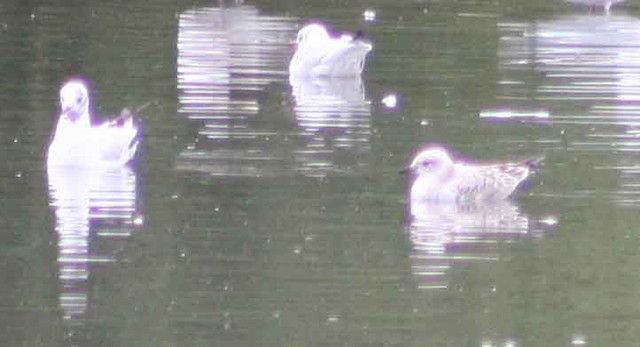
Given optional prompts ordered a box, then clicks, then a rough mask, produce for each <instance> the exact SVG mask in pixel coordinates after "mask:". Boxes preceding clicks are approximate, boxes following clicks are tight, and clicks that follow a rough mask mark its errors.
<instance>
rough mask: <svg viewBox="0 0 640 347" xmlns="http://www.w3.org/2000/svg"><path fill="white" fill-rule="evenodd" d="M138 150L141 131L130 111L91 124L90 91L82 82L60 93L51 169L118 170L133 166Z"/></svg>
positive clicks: (68, 84)
mask: <svg viewBox="0 0 640 347" xmlns="http://www.w3.org/2000/svg"><path fill="white" fill-rule="evenodd" d="M137 147H138V128H137V126H136V125H135V124H134V122H133V115H132V113H131V111H130V110H128V109H124V110H123V111H122V113H121V115H120V117H118V118H116V119H114V120H111V121H107V122H105V123H102V124H100V125H92V124H91V115H90V113H89V90H88V88H87V84H86V82H85V81H84V80H83V79H81V78H73V79H69V80H67V81H66V83H65V84H64V85H63V86H62V88H61V89H60V116H59V119H58V124H57V125H56V129H55V133H54V135H53V136H52V141H51V143H50V144H49V150H48V153H47V166H48V167H82V168H95V167H118V166H124V165H126V164H127V163H128V162H130V161H131V160H132V159H133V157H134V155H135V153H136V149H137Z"/></svg>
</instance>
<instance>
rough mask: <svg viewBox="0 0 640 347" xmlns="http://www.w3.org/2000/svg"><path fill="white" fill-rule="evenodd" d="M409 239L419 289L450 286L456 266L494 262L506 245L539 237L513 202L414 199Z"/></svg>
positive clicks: (413, 268) (413, 271) (537, 232)
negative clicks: (486, 202)
mask: <svg viewBox="0 0 640 347" xmlns="http://www.w3.org/2000/svg"><path fill="white" fill-rule="evenodd" d="M410 210H411V211H410V217H409V223H408V237H409V239H410V241H411V263H412V273H413V274H414V276H415V278H416V281H417V282H418V287H419V288H421V289H443V288H448V286H449V285H448V281H449V280H448V276H447V273H448V270H449V269H450V268H451V267H452V266H454V265H455V264H460V263H475V262H487V261H497V260H499V259H500V249H501V247H502V246H503V245H504V244H508V243H512V242H516V241H518V240H520V239H522V238H524V237H527V236H531V235H539V230H536V229H534V228H532V225H534V223H531V222H530V221H529V218H528V216H527V215H525V214H524V213H522V212H520V210H519V208H518V207H517V206H516V205H515V204H514V203H513V202H511V201H507V200H505V201H499V202H495V203H491V204H485V205H463V204H456V203H437V202H424V201H423V202H420V201H413V202H412V203H411V206H410Z"/></svg>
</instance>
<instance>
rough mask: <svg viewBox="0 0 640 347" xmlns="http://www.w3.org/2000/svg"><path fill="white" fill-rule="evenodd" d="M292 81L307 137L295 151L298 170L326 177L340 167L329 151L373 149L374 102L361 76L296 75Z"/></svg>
mask: <svg viewBox="0 0 640 347" xmlns="http://www.w3.org/2000/svg"><path fill="white" fill-rule="evenodd" d="M290 83H291V87H292V94H293V97H294V98H295V107H294V112H295V117H296V123H297V125H298V127H299V128H300V134H301V135H302V137H303V138H305V139H306V140H305V141H304V147H301V148H297V149H296V150H295V157H296V161H297V163H298V164H297V170H299V171H300V172H302V173H303V174H306V175H309V176H324V175H325V174H326V173H327V172H328V171H331V170H340V166H339V165H337V164H336V163H334V162H331V158H329V157H327V154H332V153H335V152H339V151H341V150H348V151H350V153H351V154H358V153H366V152H368V151H369V138H370V136H371V103H370V102H369V101H368V100H367V99H366V98H365V91H364V88H363V86H362V79H361V78H360V77H359V76H358V77H353V78H341V79H332V78H292V79H291V80H290ZM356 157H357V156H351V158H353V159H355V158H356ZM352 164H353V165H355V163H352ZM345 167H346V166H345Z"/></svg>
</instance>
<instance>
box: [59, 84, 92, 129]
mask: <svg viewBox="0 0 640 347" xmlns="http://www.w3.org/2000/svg"><path fill="white" fill-rule="evenodd" d="M60 110H61V113H62V115H63V116H66V117H67V118H69V120H70V121H72V122H76V121H78V120H80V119H81V118H83V117H84V116H86V117H88V115H89V90H88V89H87V86H86V84H85V82H84V81H82V80H80V79H72V80H69V81H67V82H66V83H65V84H64V86H62V88H61V89H60Z"/></svg>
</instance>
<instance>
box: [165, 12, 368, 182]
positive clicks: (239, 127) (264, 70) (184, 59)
mask: <svg viewBox="0 0 640 347" xmlns="http://www.w3.org/2000/svg"><path fill="white" fill-rule="evenodd" d="M294 20H295V19H292V18H283V17H272V16H265V15H261V14H260V13H259V12H258V10H257V9H255V8H253V7H251V6H239V7H231V8H214V7H205V8H197V9H192V10H188V11H186V12H184V13H182V14H181V15H180V24H179V33H178V64H177V65H178V91H179V95H178V98H179V109H178V111H179V113H180V114H183V115H186V116H187V117H188V118H189V119H192V120H194V121H196V122H200V124H201V126H200V128H199V130H198V136H197V138H196V139H195V141H194V142H193V143H192V144H190V145H189V146H187V148H186V149H185V150H183V151H182V152H181V153H180V157H179V160H178V164H177V168H178V169H180V170H185V171H196V172H204V173H207V174H209V175H221V176H272V175H283V174H293V173H302V174H304V175H308V176H314V177H322V176H325V175H326V174H328V173H331V172H338V173H340V172H345V171H349V170H350V167H351V165H353V163H349V162H347V163H345V162H342V161H341V160H342V159H344V158H345V156H341V154H344V153H347V155H346V157H350V158H354V157H355V156H354V154H356V155H357V154H360V153H362V152H366V151H368V150H369V137H370V128H371V126H370V114H371V111H370V103H369V101H368V100H366V98H365V93H364V88H363V85H362V80H361V79H360V78H359V77H356V78H346V79H334V80H332V79H301V80H291V81H290V86H287V85H286V80H287V66H288V63H289V59H290V58H291V55H292V53H293V51H292V46H291V45H292V43H293V42H294V39H295V35H296V32H297V28H296V25H295V22H294ZM274 86H275V88H273V87H274ZM288 87H290V88H291V90H292V98H293V100H292V102H293V103H294V105H293V110H290V109H288V108H289V105H287V103H288V102H289V100H287V98H280V99H278V98H279V95H281V94H283V93H280V94H279V95H275V97H274V98H273V99H274V100H272V99H269V98H268V96H269V94H268V91H267V89H268V88H271V89H275V90H276V91H277V90H281V91H284V90H286V89H287V88H288ZM273 94H278V93H272V95H273ZM274 101H275V102H274ZM265 103H270V105H271V106H272V108H270V112H268V113H267V112H264V111H262V110H261V109H262V108H264V107H265V105H264V104H265ZM291 111H293V114H294V118H293V119H292V118H291V116H290V114H289V113H290V112H291Z"/></svg>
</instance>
